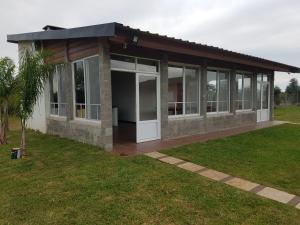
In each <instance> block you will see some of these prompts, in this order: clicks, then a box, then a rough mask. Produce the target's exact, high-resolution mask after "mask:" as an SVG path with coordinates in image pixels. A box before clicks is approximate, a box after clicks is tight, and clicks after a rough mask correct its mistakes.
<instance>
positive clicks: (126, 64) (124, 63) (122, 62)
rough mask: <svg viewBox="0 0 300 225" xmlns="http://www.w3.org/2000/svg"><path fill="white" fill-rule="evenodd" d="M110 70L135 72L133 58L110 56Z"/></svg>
mask: <svg viewBox="0 0 300 225" xmlns="http://www.w3.org/2000/svg"><path fill="white" fill-rule="evenodd" d="M110 63H111V68H112V69H123V70H135V69H136V68H135V58H134V57H130V56H122V55H115V54H112V55H111V57H110Z"/></svg>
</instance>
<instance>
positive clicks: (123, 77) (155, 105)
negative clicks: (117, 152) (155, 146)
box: [111, 71, 161, 144]
mask: <svg viewBox="0 0 300 225" xmlns="http://www.w3.org/2000/svg"><path fill="white" fill-rule="evenodd" d="M111 82H112V85H111V86H112V106H113V139H114V144H124V143H130V142H131V143H132V142H136V143H140V142H146V141H152V140H157V139H160V136H161V135H160V94H159V84H160V83H159V76H158V75H155V74H150V73H133V72H125V71H111Z"/></svg>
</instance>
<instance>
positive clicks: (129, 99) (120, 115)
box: [111, 71, 136, 144]
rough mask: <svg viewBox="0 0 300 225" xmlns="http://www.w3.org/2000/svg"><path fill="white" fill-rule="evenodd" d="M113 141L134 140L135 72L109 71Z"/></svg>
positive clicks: (126, 141) (125, 141) (120, 142)
mask: <svg viewBox="0 0 300 225" xmlns="http://www.w3.org/2000/svg"><path fill="white" fill-rule="evenodd" d="M111 84H112V85H111V87H112V106H113V115H112V116H113V141H114V143H119V144H124V143H130V142H136V93H135V73H130V72H121V71H111Z"/></svg>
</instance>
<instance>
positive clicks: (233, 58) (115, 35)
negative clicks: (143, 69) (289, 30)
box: [7, 23, 300, 73]
mask: <svg viewBox="0 0 300 225" xmlns="http://www.w3.org/2000/svg"><path fill="white" fill-rule="evenodd" d="M91 37H107V38H109V40H110V41H112V42H117V43H126V44H135V45H136V46H139V47H142V48H150V49H155V50H160V51H165V52H172V53H178V54H185V55H190V56H196V57H202V58H207V59H213V60H221V61H225V62H230V63H237V64H243V65H247V66H252V67H257V68H263V69H267V70H271V71H281V72H288V73H300V68H298V67H295V66H290V65H286V64H283V63H278V62H274V61H271V60H267V59H263V58H258V57H254V56H250V55H246V54H241V53H237V52H232V51H228V50H225V49H221V48H217V47H213V46H207V45H203V44H198V43H194V42H189V41H184V40H181V39H176V38H171V37H167V36H162V35H159V34H153V33H150V32H145V31H141V30H139V29H133V28H131V27H128V26H124V25H122V24H120V23H106V24H100V25H93V26H87V27H78V28H71V29H58V30H47V31H41V32H33V33H24V34H14V35H7V41H8V42H12V43H18V42H21V41H38V40H61V39H75V38H91ZM134 39H135V40H134Z"/></svg>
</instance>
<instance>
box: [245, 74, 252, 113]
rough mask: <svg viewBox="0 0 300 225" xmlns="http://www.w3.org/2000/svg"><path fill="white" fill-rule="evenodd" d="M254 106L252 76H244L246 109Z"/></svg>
mask: <svg viewBox="0 0 300 225" xmlns="http://www.w3.org/2000/svg"><path fill="white" fill-rule="evenodd" d="M251 108H252V87H251V76H248V75H245V76H244V109H251Z"/></svg>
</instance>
